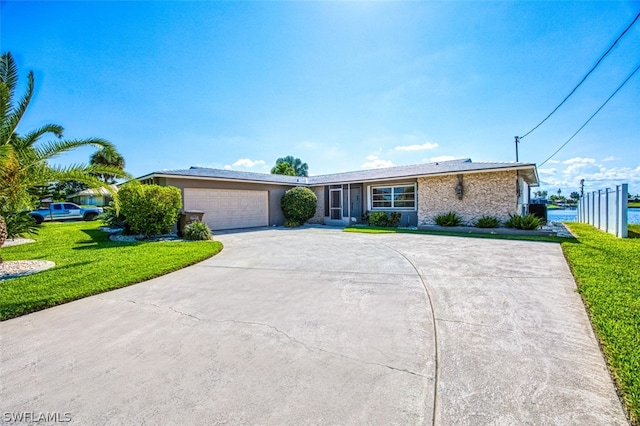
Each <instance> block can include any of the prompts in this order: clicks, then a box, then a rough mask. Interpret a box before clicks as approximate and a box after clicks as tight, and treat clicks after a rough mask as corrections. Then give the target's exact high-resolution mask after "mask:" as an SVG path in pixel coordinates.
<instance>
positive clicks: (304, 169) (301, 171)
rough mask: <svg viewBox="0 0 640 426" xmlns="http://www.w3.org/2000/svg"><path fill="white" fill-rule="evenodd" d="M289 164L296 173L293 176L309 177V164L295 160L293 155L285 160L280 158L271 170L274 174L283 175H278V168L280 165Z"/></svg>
mask: <svg viewBox="0 0 640 426" xmlns="http://www.w3.org/2000/svg"><path fill="white" fill-rule="evenodd" d="M282 163H285V164H288V165H290V166H291V168H292V169H293V171H294V174H293V176H309V166H308V165H307V163H303V162H302V160H300V159H299V158H295V157H294V156H293V155H287V156H286V157H283V158H278V159H277V160H276V165H275V166H274V167H273V168H272V169H271V173H272V174H282V173H276V170H277V167H278V165H279V164H282Z"/></svg>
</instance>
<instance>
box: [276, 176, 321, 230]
mask: <svg viewBox="0 0 640 426" xmlns="http://www.w3.org/2000/svg"><path fill="white" fill-rule="evenodd" d="M317 205H318V197H316V194H314V193H313V191H312V190H310V189H309V188H304V187H302V186H296V187H295V188H291V189H290V190H288V191H287V192H285V193H284V195H283V196H282V199H281V200H280V207H282V213H284V217H285V218H286V219H287V221H291V223H293V222H297V223H298V226H299V225H301V224H303V223H305V222H306V221H307V220H309V219H311V218H312V217H313V215H314V214H316V206H317Z"/></svg>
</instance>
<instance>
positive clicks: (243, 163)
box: [232, 158, 265, 167]
mask: <svg viewBox="0 0 640 426" xmlns="http://www.w3.org/2000/svg"><path fill="white" fill-rule="evenodd" d="M260 164H265V162H264V160H255V161H254V160H250V159H249V158H241V159H239V160H238V161H236V162H235V163H233V164H232V166H233V167H253V166H257V165H260Z"/></svg>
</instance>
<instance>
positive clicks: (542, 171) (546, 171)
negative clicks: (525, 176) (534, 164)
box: [538, 169, 557, 175]
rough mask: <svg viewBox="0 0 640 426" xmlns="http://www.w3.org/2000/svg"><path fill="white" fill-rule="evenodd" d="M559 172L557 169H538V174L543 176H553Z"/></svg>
mask: <svg viewBox="0 0 640 426" xmlns="http://www.w3.org/2000/svg"><path fill="white" fill-rule="evenodd" d="M556 172H557V169H538V173H539V174H541V175H553V174H555V173H556Z"/></svg>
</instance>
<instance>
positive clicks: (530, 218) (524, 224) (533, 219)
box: [504, 214, 542, 231]
mask: <svg viewBox="0 0 640 426" xmlns="http://www.w3.org/2000/svg"><path fill="white" fill-rule="evenodd" d="M504 226H506V227H507V228H515V229H525V230H528V231H531V230H533V229H538V228H539V227H540V226H542V220H541V219H540V218H539V217H537V216H535V215H532V214H527V215H525V216H520V215H511V214H510V215H509V219H508V220H507V221H506V222H505V223H504Z"/></svg>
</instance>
